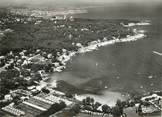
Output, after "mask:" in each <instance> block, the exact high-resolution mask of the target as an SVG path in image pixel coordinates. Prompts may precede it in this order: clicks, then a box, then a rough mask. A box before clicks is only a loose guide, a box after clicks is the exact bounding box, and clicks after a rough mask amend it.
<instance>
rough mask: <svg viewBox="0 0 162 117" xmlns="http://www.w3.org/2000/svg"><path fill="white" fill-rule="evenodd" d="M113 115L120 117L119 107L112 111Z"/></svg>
mask: <svg viewBox="0 0 162 117" xmlns="http://www.w3.org/2000/svg"><path fill="white" fill-rule="evenodd" d="M111 114H112V115H113V117H120V116H121V112H120V108H119V106H115V107H113V108H112V110H111Z"/></svg>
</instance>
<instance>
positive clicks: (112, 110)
mask: <svg viewBox="0 0 162 117" xmlns="http://www.w3.org/2000/svg"><path fill="white" fill-rule="evenodd" d="M82 104H83V108H82V109H84V110H88V111H92V112H99V113H103V116H104V115H105V114H112V115H113V116H114V117H120V116H121V115H123V116H126V115H125V114H124V111H123V110H124V108H125V107H126V102H125V101H121V100H117V102H116V105H115V106H114V107H110V106H108V105H107V104H104V105H102V104H101V103H99V102H95V101H94V99H93V98H90V97H86V99H83V100H82ZM100 106H101V109H102V111H100V110H98V108H99V107H100Z"/></svg>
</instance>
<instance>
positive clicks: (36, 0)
mask: <svg viewBox="0 0 162 117" xmlns="http://www.w3.org/2000/svg"><path fill="white" fill-rule="evenodd" d="M161 1H162V0H0V5H5V4H22V3H23V4H24V3H32V4H43V3H47V2H49V3H119V2H124V3H159V2H161Z"/></svg>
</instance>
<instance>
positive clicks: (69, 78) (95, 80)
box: [51, 4, 162, 102]
mask: <svg viewBox="0 0 162 117" xmlns="http://www.w3.org/2000/svg"><path fill="white" fill-rule="evenodd" d="M85 9H86V10H87V13H84V14H77V15H75V16H74V17H77V18H89V19H130V20H139V21H142V20H147V21H149V22H150V25H147V26H135V27H133V28H136V29H140V30H144V31H145V34H146V36H147V37H145V38H144V39H141V40H137V41H134V42H125V43H117V44H113V45H108V46H105V47H100V48H99V49H98V50H94V51H92V52H87V53H84V54H78V55H76V56H74V57H72V59H71V60H70V61H69V62H68V63H67V68H66V69H65V70H64V71H63V72H61V73H54V74H52V76H51V79H52V80H64V81H66V82H67V83H69V84H71V85H74V86H76V87H79V88H82V89H95V88H100V89H101V90H100V92H102V93H103V95H102V96H101V97H102V98H100V99H103V100H108V101H106V102H109V100H110V99H113V94H114V95H115V97H116V98H115V99H117V98H118V96H119V95H120V96H119V98H120V97H121V98H123V97H122V93H128V94H129V93H131V94H133V93H135V94H138V93H139V94H145V93H147V92H150V91H159V90H161V89H162V87H161V84H162V13H161V12H160V11H161V10H162V5H136V4H118V5H108V4H105V5H100V6H94V7H92V6H91V7H87V8H85ZM118 94H119V95H118ZM85 95H86V96H87V95H90V96H94V95H95V94H94V95H92V94H85ZM96 98H99V97H98V95H96Z"/></svg>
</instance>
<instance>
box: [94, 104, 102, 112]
mask: <svg viewBox="0 0 162 117" xmlns="http://www.w3.org/2000/svg"><path fill="white" fill-rule="evenodd" d="M101 105H102V104H101V103H99V102H95V104H94V105H93V110H95V111H96V110H97V109H98V107H100V106H101Z"/></svg>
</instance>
